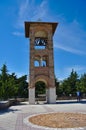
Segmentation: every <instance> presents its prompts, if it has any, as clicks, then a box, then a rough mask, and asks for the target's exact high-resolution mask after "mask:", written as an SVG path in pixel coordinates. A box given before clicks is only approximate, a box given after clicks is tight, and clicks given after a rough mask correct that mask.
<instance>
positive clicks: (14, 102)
mask: <svg viewBox="0 0 86 130" xmlns="http://www.w3.org/2000/svg"><path fill="white" fill-rule="evenodd" d="M24 101H28V99H27V98H16V99H15V98H13V99H9V100H8V101H0V110H3V109H6V108H8V107H10V106H12V105H17V104H19V103H20V102H24Z"/></svg>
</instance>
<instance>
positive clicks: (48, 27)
mask: <svg viewBox="0 0 86 130" xmlns="http://www.w3.org/2000/svg"><path fill="white" fill-rule="evenodd" d="M57 25H58V23H51V22H25V36H26V38H30V57H29V58H30V66H29V74H30V75H29V79H30V81H29V104H35V84H36V83H37V82H38V81H42V82H44V83H45V85H46V99H47V103H55V102H56V88H55V75H54V55H53V35H54V32H55V29H56V27H57Z"/></svg>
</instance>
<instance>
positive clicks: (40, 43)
mask: <svg viewBox="0 0 86 130" xmlns="http://www.w3.org/2000/svg"><path fill="white" fill-rule="evenodd" d="M46 43H47V40H46V39H45V38H36V39H35V46H46Z"/></svg>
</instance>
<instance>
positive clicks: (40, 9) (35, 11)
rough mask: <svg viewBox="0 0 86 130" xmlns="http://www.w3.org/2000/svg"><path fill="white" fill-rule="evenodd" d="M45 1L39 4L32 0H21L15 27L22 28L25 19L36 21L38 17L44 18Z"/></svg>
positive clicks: (45, 11) (45, 10) (45, 12)
mask: <svg viewBox="0 0 86 130" xmlns="http://www.w3.org/2000/svg"><path fill="white" fill-rule="evenodd" d="M46 14H47V1H46V0H43V1H42V2H41V3H40V4H36V3H35V1H34V0H31V1H29V0H22V1H21V3H20V7H19V12H18V16H17V25H16V27H17V28H24V22H25V21H37V20H38V19H39V18H40V19H44V18H46Z"/></svg>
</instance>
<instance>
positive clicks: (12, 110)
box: [0, 108, 20, 115]
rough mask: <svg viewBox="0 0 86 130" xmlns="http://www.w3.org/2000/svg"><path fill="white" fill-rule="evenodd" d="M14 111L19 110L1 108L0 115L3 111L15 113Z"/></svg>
mask: <svg viewBox="0 0 86 130" xmlns="http://www.w3.org/2000/svg"><path fill="white" fill-rule="evenodd" d="M16 111H20V110H19V109H11V108H6V109H3V110H0V115H2V114H5V113H9V112H12V113H15V112H16Z"/></svg>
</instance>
